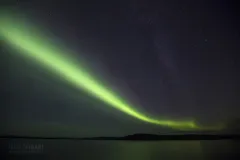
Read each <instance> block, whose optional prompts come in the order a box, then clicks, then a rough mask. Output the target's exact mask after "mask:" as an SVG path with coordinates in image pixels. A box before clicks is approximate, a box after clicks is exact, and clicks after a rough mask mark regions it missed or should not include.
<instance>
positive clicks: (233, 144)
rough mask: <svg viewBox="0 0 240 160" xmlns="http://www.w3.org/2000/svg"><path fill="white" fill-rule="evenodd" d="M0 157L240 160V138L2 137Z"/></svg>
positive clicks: (58, 159) (71, 159)
mask: <svg viewBox="0 0 240 160" xmlns="http://www.w3.org/2000/svg"><path fill="white" fill-rule="evenodd" d="M0 147H1V148H0V149H1V157H0V159H1V160H4V159H25V160H28V159H34V160H35V159H36V160H38V159H49V160H55V159H56V160H63V159H68V160H74V159H77V160H85V159H86V160H95V159H97V160H98V159H103V160H161V159H162V160H168V159H169V160H179V159H184V160H186V159H189V160H190V159H191V160H205V159H206V160H208V159H229V160H230V159H234V160H235V159H236V160H237V159H239V160H240V158H239V154H238V152H239V153H240V141H232V140H206V141H198V140H194V141H193V140H192V141H191V140H188V141H183V140H181V141H178V140H175V141H152V142H151V141H142V142H141V141H97V140H96V141H95V140H92V141H87V140H53V139H49V140H39V139H38V140H34V139H32V140H31V139H30V140H29V139H27V140H26V139H0Z"/></svg>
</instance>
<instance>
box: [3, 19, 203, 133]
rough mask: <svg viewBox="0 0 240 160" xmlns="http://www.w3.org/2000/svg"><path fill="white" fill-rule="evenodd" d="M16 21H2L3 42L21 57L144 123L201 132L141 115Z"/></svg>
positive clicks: (191, 125) (191, 126)
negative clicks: (36, 63) (15, 50)
mask: <svg viewBox="0 0 240 160" xmlns="http://www.w3.org/2000/svg"><path fill="white" fill-rule="evenodd" d="M16 21H17V20H15V19H14V18H13V17H11V16H2V17H1V19H0V23H1V25H0V36H1V37H2V39H3V40H4V41H6V42H8V43H9V44H10V45H11V46H12V47H13V48H15V49H17V50H18V51H19V54H21V55H22V56H25V57H27V58H30V59H32V60H34V61H35V62H38V64H40V65H41V66H42V67H45V68H46V69H48V70H50V71H52V72H53V73H55V74H57V75H58V76H60V77H61V78H64V79H65V80H66V81H68V82H69V83H70V84H72V85H75V87H77V88H79V89H83V90H85V91H87V92H88V93H90V94H91V95H93V96H94V97H96V98H99V99H100V100H102V101H104V102H105V103H108V104H110V105H111V106H112V107H114V108H115V109H117V110H120V111H122V112H124V113H126V114H128V115H130V116H132V117H135V118H137V119H139V120H142V121H145V122H149V123H153V124H157V125H162V126H168V127H174V128H179V129H198V128H199V127H198V126H197V125H196V124H195V123H194V122H193V121H187V122H176V121H170V120H158V119H154V118H151V117H148V116H146V115H145V114H143V113H140V112H138V111H137V110H136V109H134V108H133V107H131V106H130V105H129V104H127V103H126V102H125V101H123V100H122V99H121V98H120V97H118V96H116V95H115V94H114V93H112V92H111V91H110V90H109V89H108V88H106V87H104V86H103V85H101V84H99V82H98V81H96V80H95V79H94V78H93V77H92V76H90V75H89V73H87V72H86V71H85V70H84V68H83V67H81V65H76V63H74V62H73V61H72V60H73V58H72V57H70V56H66V54H64V53H65V52H66V51H63V50H61V49H59V48H58V47H55V46H53V45H51V44H49V43H48V40H47V39H46V37H44V36H43V35H42V34H39V33H38V32H35V31H34V32H33V30H35V29H33V27H32V26H30V25H27V23H22V22H21V24H19V23H16ZM67 55H70V54H67Z"/></svg>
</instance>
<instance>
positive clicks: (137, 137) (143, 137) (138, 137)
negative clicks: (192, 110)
mask: <svg viewBox="0 0 240 160" xmlns="http://www.w3.org/2000/svg"><path fill="white" fill-rule="evenodd" d="M0 138H22V139H69V140H70V139H71V140H130V141H158V140H221V139H234V140H240V135H214V134H184V135H155V134H140V133H139V134H133V135H127V136H124V137H89V138H75V137H29V136H0Z"/></svg>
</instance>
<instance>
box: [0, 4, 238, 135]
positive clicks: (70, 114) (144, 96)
mask: <svg viewBox="0 0 240 160" xmlns="http://www.w3.org/2000/svg"><path fill="white" fill-rule="evenodd" d="M5 3H6V4H3V5H2V6H4V7H5V8H6V7H9V8H17V9H18V10H20V11H21V12H22V13H24V14H26V15H29V16H30V17H31V20H32V22H34V23H36V24H41V26H43V27H44V28H45V29H47V30H48V31H49V33H51V36H50V37H51V38H52V39H54V40H56V41H58V42H61V43H64V46H66V47H68V48H69V49H70V50H73V51H74V53H75V54H76V56H77V57H79V60H82V61H84V63H86V65H87V66H88V69H89V70H91V73H94V75H96V76H97V77H99V78H100V79H102V80H104V81H105V82H106V83H107V84H109V85H110V88H112V89H113V90H114V91H115V92H117V93H119V95H121V96H122V97H124V98H125V99H127V100H128V101H129V102H130V103H131V104H133V105H134V106H136V107H138V108H139V109H141V110H143V111H144V112H146V113H149V114H150V115H153V116H157V117H160V118H167V119H173V120H182V119H183V120H188V119H194V120H196V121H197V122H199V123H204V124H211V123H218V122H225V121H231V120H232V119H234V118H238V117H239V113H240V109H239V100H238V97H237V95H238V93H239V89H238V87H239V84H238V82H239V81H238V80H239V72H238V69H237V68H238V67H239V66H238V64H237V59H238V57H239V56H238V55H237V53H238V52H239V51H240V46H239V43H240V30H239V22H238V13H237V7H236V5H235V4H234V3H232V2H231V1H227V0H218V1H199V0H196V1H194V2H193V1H190V0H187V1H176V0H175V1H174V0H172V1H167V0H161V1H154V0H148V1H147V0H121V1H114V2H113V1H109V0H101V1H97V0H82V1H81V2H77V1H71V0H68V1H65V2H64V1H62V2H59V1H55V2H54V1H52V2H51V3H50V2H49V1H47V0H41V1H37V0H32V1H30V0H29V1H6V2H5ZM53 37H54V38H53ZM1 45H2V48H3V49H2V53H1V54H2V55H1V56H2V57H3V58H1V59H2V60H3V61H1V63H2V64H1V66H2V67H4V68H5V70H6V72H4V73H3V75H4V77H6V78H4V79H2V80H1V81H2V85H1V87H3V88H4V89H3V90H4V92H3V94H4V96H5V97H6V98H5V101H4V103H3V105H2V106H3V107H1V111H2V112H1V114H0V115H1V116H2V117H3V118H4V120H5V121H6V122H7V123H5V125H2V124H1V125H2V126H3V127H5V128H4V131H5V132H6V133H8V132H10V133H16V134H25V133H27V134H28V133H29V134H36V133H35V132H34V129H35V130H36V128H38V129H39V130H42V129H41V127H42V128H47V130H48V129H49V130H50V128H51V129H53V128H56V129H55V130H56V131H55V130H54V129H53V130H51V131H52V132H51V133H52V134H53V135H59V134H62V135H75V136H76V135H84V136H86V135H122V134H128V133H134V132H149V131H154V132H155V131H157V132H160V131H161V130H160V129H159V128H157V127H156V126H154V127H153V128H154V129H153V128H152V127H150V128H149V126H148V125H146V124H143V123H142V122H139V120H134V119H133V118H130V117H128V116H126V115H124V114H122V113H118V112H117V111H115V110H109V109H106V108H107V107H106V105H105V104H104V103H102V102H101V101H99V100H96V99H94V98H92V97H91V96H89V95H87V94H85V93H84V92H83V91H79V90H78V89H76V88H74V87H73V86H71V85H69V84H66V83H65V82H63V81H61V80H60V79H58V78H57V77H56V76H55V75H52V74H50V73H48V72H46V71H45V70H44V69H42V68H41V67H37V66H35V65H34V64H32V63H29V62H27V61H26V60H25V59H23V58H21V57H19V56H16V55H17V54H11V53H12V52H16V51H11V50H8V49H7V47H4V44H3V43H2V44H1ZM5 106H6V107H5ZM6 124H7V125H6ZM19 126H22V127H19ZM23 126H25V128H24V127H23ZM34 127H35V128H34ZM22 128H24V129H22ZM32 128H34V129H32ZM43 130H44V129H43ZM58 130H61V133H59V131H58ZM54 131H55V132H54ZM5 132H4V133H5ZM40 132H41V131H40ZM45 132H46V130H44V134H45ZM46 134H47V133H46ZM48 134H50V133H48Z"/></svg>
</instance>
